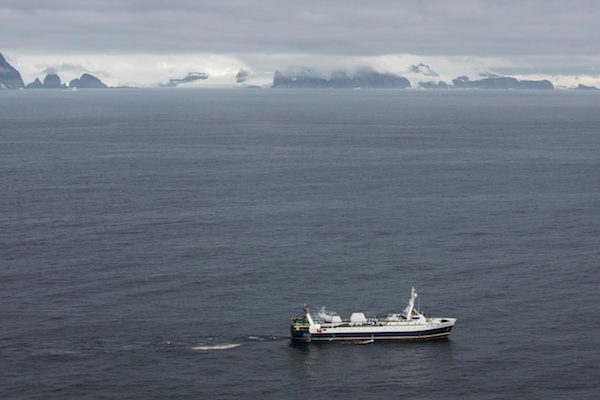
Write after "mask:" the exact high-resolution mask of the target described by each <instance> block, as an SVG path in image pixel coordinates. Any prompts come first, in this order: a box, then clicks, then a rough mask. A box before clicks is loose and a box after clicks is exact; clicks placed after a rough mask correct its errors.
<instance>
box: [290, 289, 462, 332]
mask: <svg viewBox="0 0 600 400" xmlns="http://www.w3.org/2000/svg"><path fill="white" fill-rule="evenodd" d="M416 299H417V291H416V290H415V288H414V287H413V288H412V289H411V293H410V300H409V301H408V305H407V306H406V308H405V309H404V311H403V312H402V313H399V314H388V315H386V316H383V317H372V318H367V317H366V316H365V314H364V313H362V312H355V313H352V315H350V318H348V319H342V318H341V317H340V316H339V315H338V314H337V313H333V312H327V311H326V310H325V308H321V310H320V311H319V312H318V313H317V315H316V316H314V317H313V315H312V314H311V313H310V312H309V309H308V307H307V306H306V305H304V316H303V317H295V318H292V325H291V327H290V330H291V338H292V340H298V341H304V342H312V341H371V340H373V341H374V340H392V339H394V340H432V339H445V338H447V337H448V336H449V335H450V331H451V330H452V327H453V326H454V324H455V323H456V318H440V317H436V318H434V317H429V316H428V315H426V314H424V313H422V312H421V311H420V310H417V308H418V307H416V305H415V300H416Z"/></svg>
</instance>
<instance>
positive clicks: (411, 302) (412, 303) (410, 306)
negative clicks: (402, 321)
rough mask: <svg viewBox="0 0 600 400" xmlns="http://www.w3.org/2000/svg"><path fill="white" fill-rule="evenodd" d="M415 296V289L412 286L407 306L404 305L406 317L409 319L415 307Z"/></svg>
mask: <svg viewBox="0 0 600 400" xmlns="http://www.w3.org/2000/svg"><path fill="white" fill-rule="evenodd" d="M416 298H417V291H416V290H415V288H414V287H413V288H412V289H411V290H410V300H409V301H408V306H407V307H406V319H407V320H409V321H410V320H411V318H412V312H413V310H414V309H415V299H416Z"/></svg>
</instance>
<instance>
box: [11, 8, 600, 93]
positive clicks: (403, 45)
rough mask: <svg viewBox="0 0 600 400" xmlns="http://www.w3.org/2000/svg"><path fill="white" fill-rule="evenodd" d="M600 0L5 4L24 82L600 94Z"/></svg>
mask: <svg viewBox="0 0 600 400" xmlns="http://www.w3.org/2000/svg"><path fill="white" fill-rule="evenodd" d="M599 21H600V1H599V0H561V1H556V0H523V1H518V0H512V1H506V0H505V1H501V0H480V1H474V0H453V1H449V0H445V1H442V0H419V1H403V0H395V1H387V0H380V1H366V0H362V1H354V0H330V1H327V0H321V1H313V0H303V1H298V0H295V1H292V0H280V1H274V0H218V1H217V0H215V1H203V0H168V1H167V0H85V1H82V0H0V52H2V53H3V54H4V55H5V57H6V58H7V59H8V60H9V62H11V63H12V64H13V65H14V66H15V67H17V68H18V69H19V70H20V71H21V74H22V75H23V78H24V80H25V81H27V82H28V81H31V80H33V79H34V78H35V77H38V76H39V77H42V78H43V76H44V75H45V73H47V72H57V73H59V74H60V75H61V77H63V80H69V79H72V78H74V77H76V76H78V75H80V74H81V73H82V72H91V73H94V74H96V75H98V76H99V77H101V78H102V79H103V80H105V81H106V82H107V83H109V84H112V85H119V84H123V85H126V84H129V85H143V86H153V85H156V84H158V83H159V82H166V81H168V79H170V78H182V77H183V76H185V75H186V74H187V73H188V72H206V73H208V74H209V75H210V78H209V79H208V80H206V81H202V82H198V83H197V84H198V85H225V86H227V85H230V86H232V87H233V86H235V85H239V83H236V80H235V75H236V73H237V72H238V71H239V70H240V69H241V68H243V69H244V70H245V71H247V72H248V79H247V80H246V82H244V84H268V83H269V82H270V80H271V79H272V76H273V72H274V71H275V70H281V71H290V72H293V71H297V70H300V69H303V68H309V69H312V70H314V71H317V72H318V73H322V74H328V73H329V72H331V71H334V70H349V71H350V70H352V69H356V68H362V67H371V68H374V69H377V70H381V71H385V72H393V73H399V74H402V75H405V76H407V77H408V78H409V79H411V80H420V79H423V77H422V76H419V75H418V74H417V75H415V74H413V75H414V76H413V75H411V72H410V65H414V64H418V63H425V64H427V65H430V66H431V68H432V69H433V70H435V71H436V72H437V73H438V74H439V75H440V77H439V79H443V80H446V81H449V80H451V79H452V78H454V77H456V76H458V75H468V76H470V77H471V78H472V79H473V78H477V77H478V76H480V75H485V74H488V73H495V74H501V75H510V76H515V77H518V78H523V79H541V78H546V79H550V80H552V81H553V82H554V83H556V84H558V85H559V86H560V85H564V86H574V85H575V86H576V84H577V83H585V84H600V24H599Z"/></svg>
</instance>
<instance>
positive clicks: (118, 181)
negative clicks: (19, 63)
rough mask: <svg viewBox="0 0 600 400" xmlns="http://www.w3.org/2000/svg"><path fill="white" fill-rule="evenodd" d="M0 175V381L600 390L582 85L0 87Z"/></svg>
mask: <svg viewBox="0 0 600 400" xmlns="http://www.w3.org/2000/svg"><path fill="white" fill-rule="evenodd" d="M0 188H1V192H0V193H1V195H0V398H2V399H170V398H173V399H221V398H224V399H227V398H252V399H307V398H311V397H320V398H333V399H337V398H344V399H365V398H375V399H376V398H384V397H385V398H410V399H597V398H598V396H599V393H600V371H599V368H600V294H599V293H600V270H599V268H600V95H598V94H596V93H574V92H551V93H546V92H518V93H515V92H484V91H481V92H460V91H451V92H416V91H318V90H306V91H287V90H247V91H242V90H238V91H234V90H220V91H219V90H187V91H186V90H163V91H158V90H157V91H153V90H122V91H117V90H114V91H90V92H85V91H79V92H71V91H64V92H62V91H61V92H42V91H39V92H35V91H34V92H29V91H28V92H24V91H15V92H8V91H6V92H0ZM412 285H414V286H415V287H416V288H417V289H418V291H419V293H420V299H421V305H422V308H423V309H424V310H425V311H428V312H429V313H431V314H434V315H437V316H448V317H458V322H457V325H456V327H455V329H454V331H453V333H452V335H451V339H450V340H449V341H447V342H430V343H381V344H380V343H375V344H371V345H366V346H365V345H363V346H353V345H339V344H326V345H319V344H317V345H314V344H312V345H308V346H297V345H292V344H290V342H289V340H288V339H287V338H286V336H287V335H288V324H289V317H290V316H292V315H298V314H301V306H302V304H303V303H309V304H310V305H312V307H313V308H316V307H317V306H320V305H327V306H328V307H329V308H332V309H335V310H337V311H338V312H340V313H341V314H347V313H349V312H351V311H364V312H367V313H385V312H392V311H395V310H398V309H400V308H401V307H403V305H404V304H405V302H406V300H407V297H408V295H409V291H410V287H411V286H412ZM214 343H239V344H241V347H239V348H236V349H231V350H223V351H208V352H203V351H195V350H192V347H194V346H197V345H201V344H214Z"/></svg>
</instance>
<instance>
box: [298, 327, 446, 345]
mask: <svg viewBox="0 0 600 400" xmlns="http://www.w3.org/2000/svg"><path fill="white" fill-rule="evenodd" d="M451 331H452V326H445V327H441V328H434V329H426V330H421V331H414V330H413V331H384V332H382V331H379V332H377V331H357V332H335V331H333V330H331V329H330V330H329V332H327V333H315V332H313V333H310V332H308V330H307V331H304V332H292V340H297V341H303V342H333V341H352V340H406V341H409V340H410V341H414V340H440V339H447V338H448V336H449V335H450V332H451Z"/></svg>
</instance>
